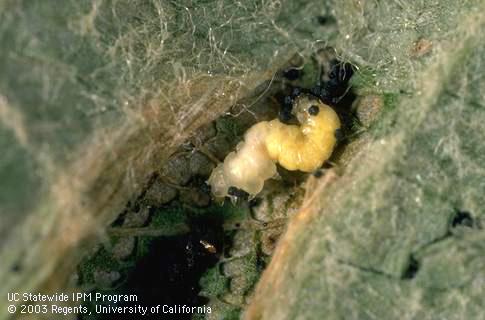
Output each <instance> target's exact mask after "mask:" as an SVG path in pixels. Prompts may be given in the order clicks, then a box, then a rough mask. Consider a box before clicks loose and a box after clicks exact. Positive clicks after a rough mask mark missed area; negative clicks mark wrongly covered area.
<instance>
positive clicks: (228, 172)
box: [207, 96, 340, 198]
mask: <svg viewBox="0 0 485 320" xmlns="http://www.w3.org/2000/svg"><path fill="white" fill-rule="evenodd" d="M293 114H294V115H296V117H297V119H298V121H299V123H300V125H287V124H284V123H282V122H280V121H279V120H278V119H275V120H272V121H269V122H268V121H262V122H259V123H257V124H255V125H254V126H252V127H251V128H250V129H249V130H248V131H247V132H246V134H245V135H244V141H242V142H240V143H239V144H238V146H237V147H236V151H233V152H231V153H229V154H228V155H227V157H226V158H225V159H224V162H223V163H221V164H219V165H218V166H217V167H216V168H215V169H214V171H213V172H212V174H211V176H210V177H209V180H208V181H207V182H208V183H209V185H210V186H211V189H212V193H213V195H214V196H215V197H216V198H222V197H225V196H226V195H227V194H228V189H229V188H230V187H236V188H238V189H242V190H244V191H246V192H247V193H249V194H250V195H256V194H258V193H259V192H260V191H261V190H262V189H263V186H264V182H265V181H266V180H267V179H269V178H272V177H274V176H275V175H276V165H275V164H276V163H279V164H280V165H281V166H283V167H284V168H286V169H288V170H300V171H304V172H312V171H315V170H316V169H318V168H319V167H321V165H322V164H323V162H324V161H325V160H327V159H328V158H329V157H330V155H331V154H332V151H333V149H334V147H335V144H336V143H337V139H336V137H335V131H336V130H337V129H339V128H340V120H339V118H338V116H337V114H336V113H335V111H334V110H333V109H332V108H330V107H329V106H327V105H326V104H324V103H322V102H321V101H319V100H316V99H312V98H310V97H308V96H302V97H300V98H298V99H297V100H296V102H295V106H294V109H293Z"/></svg>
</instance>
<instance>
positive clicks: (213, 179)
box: [207, 163, 230, 198]
mask: <svg viewBox="0 0 485 320" xmlns="http://www.w3.org/2000/svg"><path fill="white" fill-rule="evenodd" d="M207 184H209V185H210V187H211V192H212V194H213V195H214V197H215V198H224V197H225V196H226V195H227V192H228V190H229V187H230V186H229V185H228V184H227V182H226V180H225V177H224V166H223V163H219V164H218V165H217V167H216V168H215V169H214V170H213V171H212V173H211V175H210V177H209V179H208V180H207Z"/></svg>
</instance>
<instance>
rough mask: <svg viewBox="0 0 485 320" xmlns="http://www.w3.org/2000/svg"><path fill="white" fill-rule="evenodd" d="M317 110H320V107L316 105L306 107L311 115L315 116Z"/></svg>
mask: <svg viewBox="0 0 485 320" xmlns="http://www.w3.org/2000/svg"><path fill="white" fill-rule="evenodd" d="M319 112H320V108H319V107H318V106H316V105H313V106H311V107H310V108H308V113H309V114H310V115H311V116H316V115H318V113H319Z"/></svg>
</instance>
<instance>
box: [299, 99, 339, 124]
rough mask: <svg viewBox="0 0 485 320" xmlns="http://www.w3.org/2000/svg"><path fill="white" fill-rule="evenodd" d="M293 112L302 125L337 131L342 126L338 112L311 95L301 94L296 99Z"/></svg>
mask: <svg viewBox="0 0 485 320" xmlns="http://www.w3.org/2000/svg"><path fill="white" fill-rule="evenodd" d="M293 114H294V115H295V116H296V118H297V119H298V122H300V124H301V125H302V126H311V127H314V126H317V127H319V128H320V129H323V130H325V131H326V130H329V131H335V130H337V129H339V128H340V120H339V118H338V116H337V113H336V112H335V111H334V110H333V109H332V108H330V107H329V106H328V105H326V104H325V103H323V102H322V101H321V100H320V99H318V98H316V97H314V96H311V95H306V94H305V95H301V96H299V97H298V98H297V99H296V100H295V104H294V107H293Z"/></svg>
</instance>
